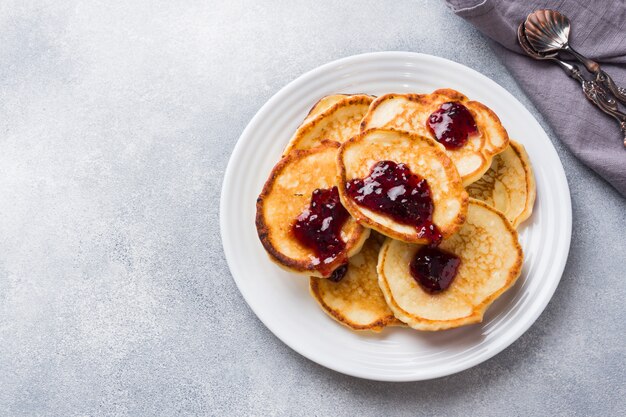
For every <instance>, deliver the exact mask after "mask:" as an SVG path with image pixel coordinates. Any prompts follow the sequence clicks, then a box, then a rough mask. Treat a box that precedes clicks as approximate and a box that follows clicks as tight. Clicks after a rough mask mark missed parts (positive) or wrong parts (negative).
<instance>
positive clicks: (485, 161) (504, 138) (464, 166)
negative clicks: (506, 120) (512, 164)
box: [361, 89, 509, 185]
mask: <svg viewBox="0 0 626 417" xmlns="http://www.w3.org/2000/svg"><path fill="white" fill-rule="evenodd" d="M446 102H459V103H461V104H463V105H464V106H465V107H467V108H468V110H469V111H470V112H471V113H472V116H474V120H475V121H476V126H477V127H478V134H474V135H471V136H470V137H469V139H468V142H467V143H466V144H465V145H464V146H463V147H461V148H459V149H454V150H450V149H446V153H447V154H448V155H449V156H450V158H451V159H452V160H453V161H454V164H455V165H456V167H457V169H458V171H459V173H460V174H461V177H462V178H463V184H464V185H468V184H471V183H472V182H474V181H476V180H478V179H479V178H480V177H481V176H482V175H483V174H484V173H485V172H486V171H487V170H488V169H489V166H490V165H491V159H492V158H493V156H494V155H496V154H498V153H500V152H502V151H504V149H505V148H506V147H507V145H508V143H509V137H508V134H507V132H506V130H505V129H504V127H503V126H502V124H501V123H500V119H498V116H496V114H495V113H494V112H493V111H491V110H490V109H489V108H488V107H487V106H485V105H484V104H482V103H479V102H477V101H470V100H469V99H468V98H467V97H465V96H464V95H463V94H461V93H459V92H458V91H455V90H451V89H440V90H436V91H434V92H433V93H431V94H385V95H383V96H380V97H378V98H377V99H376V100H374V102H373V103H372V104H371V106H370V109H369V111H368V113H367V114H366V115H365V117H364V118H363V122H362V123H361V130H367V129H371V128H395V129H402V130H407V131H410V132H414V133H417V134H419V135H422V136H428V137H432V134H431V132H430V130H429V129H428V128H427V126H426V121H427V120H428V117H429V116H430V115H431V114H432V113H433V112H434V111H436V110H437V109H438V108H439V107H440V106H441V105H442V104H443V103H446Z"/></svg>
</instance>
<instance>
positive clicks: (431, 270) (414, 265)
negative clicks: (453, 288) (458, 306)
mask: <svg viewBox="0 0 626 417" xmlns="http://www.w3.org/2000/svg"><path fill="white" fill-rule="evenodd" d="M460 264H461V260H460V259H459V258H458V257H457V256H456V255H454V254H452V253H449V252H445V251H443V250H441V249H439V248H436V247H433V246H423V247H422V248H421V249H420V250H418V251H417V253H416V254H415V256H414V257H413V260H412V261H411V264H410V269H411V275H412V276H413V278H414V279H415V281H417V283H418V284H419V285H420V286H421V287H422V288H423V289H424V291H426V292H428V293H431V294H436V293H439V292H441V291H443V290H445V289H446V288H448V287H449V286H450V284H451V283H452V280H454V277H455V276H456V273H457V271H458V270H459V265H460Z"/></svg>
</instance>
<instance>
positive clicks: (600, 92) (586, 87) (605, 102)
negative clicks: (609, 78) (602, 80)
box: [581, 80, 626, 147]
mask: <svg viewBox="0 0 626 417" xmlns="http://www.w3.org/2000/svg"><path fill="white" fill-rule="evenodd" d="M581 84H582V86H583V92H584V93H585V96H586V97H587V98H588V99H589V100H590V101H592V102H593V103H594V104H595V105H596V106H598V108H599V109H600V110H602V111H603V112H605V113H606V114H608V115H609V116H612V117H613V118H614V119H615V120H617V122H618V123H619V127H620V130H621V131H622V137H623V139H624V141H623V142H624V147H626V114H624V113H622V112H621V111H619V110H617V106H616V103H615V100H612V99H610V98H609V97H607V94H606V91H605V90H604V89H603V88H602V87H601V86H600V85H599V84H598V83H597V82H595V81H586V80H583V82H582V83H581Z"/></svg>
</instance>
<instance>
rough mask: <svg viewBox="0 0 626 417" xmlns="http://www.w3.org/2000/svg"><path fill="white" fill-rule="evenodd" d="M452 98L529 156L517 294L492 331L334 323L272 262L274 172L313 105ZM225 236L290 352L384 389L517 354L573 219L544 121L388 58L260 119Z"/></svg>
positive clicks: (303, 87) (240, 164)
mask: <svg viewBox="0 0 626 417" xmlns="http://www.w3.org/2000/svg"><path fill="white" fill-rule="evenodd" d="M443 87H450V88H453V89H456V90H459V91H461V92H462V93H464V94H466V95H467V96H468V97H470V99H472V100H478V101H481V102H483V103H484V104H486V105H487V106H489V107H490V108H491V109H493V110H494V111H495V112H496V113H497V114H498V116H499V117H500V119H501V121H502V123H503V124H504V126H505V127H506V129H507V130H508V132H509V135H510V136H511V138H513V139H515V140H517V141H518V142H521V143H522V144H524V146H525V147H526V150H527V151H528V154H529V155H530V160H531V161H532V164H533V168H534V171H535V176H536V181H537V202H536V204H535V209H534V213H533V215H532V217H531V219H530V220H528V221H527V222H526V223H525V224H523V225H522V227H521V229H520V240H521V243H522V247H523V249H524V254H525V260H524V267H523V270H522V275H521V277H520V279H519V280H518V282H517V284H516V285H515V286H514V287H513V288H511V289H510V290H509V291H508V292H507V293H505V294H504V295H503V296H502V297H501V298H500V299H498V300H497V301H496V302H495V303H494V304H493V305H492V306H491V307H490V308H489V310H488V311H487V313H486V315H485V319H484V321H483V323H481V324H477V325H472V326H466V327H462V328H459V329H453V330H446V331H442V332H434V333H429V332H418V331H415V330H411V329H406V328H388V329H385V330H383V331H382V332H381V333H380V334H368V333H363V332H361V333H356V332H353V331H351V330H349V329H348V328H346V327H343V326H342V325H340V324H338V323H336V322H335V321H333V320H332V319H331V318H329V317H328V316H327V315H326V314H325V313H324V312H323V311H322V310H321V309H320V308H319V307H318V305H317V304H316V302H315V301H314V300H313V298H312V297H311V296H310V295H309V290H308V278H306V277H303V276H297V275H294V274H290V273H287V272H284V271H283V270H281V269H280V268H278V267H277V266H276V265H274V264H273V263H272V262H270V260H269V259H268V257H267V255H266V254H265V251H264V250H263V247H262V246H261V243H260V242H259V239H258V237H257V233H256V228H255V224H254V217H255V202H256V198H257V196H258V195H259V193H260V191H261V188H262V186H263V183H264V182H265V180H266V178H267V176H268V174H269V172H270V170H271V169H272V167H273V166H274V164H276V162H277V161H278V159H279V157H280V154H281V151H282V150H283V148H284V147H285V145H286V144H287V142H288V140H289V138H290V136H291V135H292V133H293V132H294V130H295V129H296V127H297V126H298V125H299V124H300V122H301V121H302V120H303V119H304V117H305V115H306V114H307V112H308V110H309V109H310V108H311V106H312V105H313V104H314V103H315V102H316V101H317V100H318V99H319V98H321V97H322V96H324V95H327V94H332V93H368V94H374V95H379V94H383V93H389V92H397V93H404V92H416V93H428V92H431V91H433V90H435V89H437V88H443ZM220 211H221V213H220V216H221V219H220V220H221V233H222V242H223V245H224V252H225V254H226V259H227V260H228V265H229V267H230V270H231V273H232V275H233V277H234V279H235V282H236V283H237V286H238V287H239V290H240V291H241V293H242V294H243V296H244V298H245V300H246V301H247V303H248V305H249V306H250V308H252V310H253V311H254V312H255V313H256V315H257V316H258V317H259V319H261V321H262V322H263V323H264V324H265V325H266V326H267V327H268V328H269V329H270V330H271V331H272V332H273V333H274V334H275V335H276V336H278V337H279V338H280V339H281V340H282V341H283V342H285V343H286V344H287V345H288V346H290V347H291V348H292V349H294V350H295V351H297V352H299V353H300V354H302V355H304V356H306V357H307V358H309V359H311V360H313V361H315V362H317V363H319V364H321V365H323V366H326V367H328V368H331V369H334V370H336V371H339V372H342V373H345V374H348V375H354V376H357V377H361V378H367V379H374V380H383V381H417V380H424V379H430V378H436V377H441V376H445V375H450V374H453V373H455V372H460V371H462V370H464V369H467V368H470V367H472V366H474V365H477V364H479V363H481V362H483V361H485V360H487V359H489V358H490V357H492V356H494V355H495V354H497V353H498V352H500V351H502V350H503V349H504V348H506V347H507V346H509V345H510V344H511V343H513V342H514V341H515V340H516V339H517V338H518V337H520V336H521V335H522V334H523V333H524V332H525V331H526V330H527V329H528V328H529V327H530V325H531V324H533V322H534V321H535V320H536V319H537V317H539V315H540V314H541V312H542V311H543V309H544V308H545V307H546V305H547V304H548V301H549V300H550V298H551V297H552V294H553V293H554V290H555V289H556V287H557V285H558V283H559V280H560V279H561V274H562V273H563V268H564V267H565V261H566V259H567V254H568V251H569V245H570V238H571V229H572V209H571V201H570V194H569V188H568V185H567V180H566V179H565V173H564V171H563V166H562V165H561V161H560V160H559V157H558V155H557V153H556V151H555V149H554V147H553V146H552V143H551V142H550V140H549V139H548V137H547V135H546V133H545V132H544V131H543V129H542V128H541V126H540V125H539V123H537V121H536V120H535V118H534V117H533V116H532V115H531V114H530V113H529V112H528V110H526V109H525V108H524V107H523V106H522V104H521V103H520V102H519V101H517V100H516V99H515V97H513V96H512V95H511V94H510V93H509V92H508V91H506V90H505V89H504V88H502V87H500V86H499V85H498V84H496V83H495V82H494V81H492V80H490V79H489V78H487V77H485V76H484V75H482V74H480V73H478V72H476V71H474V70H472V69H470V68H467V67H465V66H463V65H461V64H458V63H455V62H452V61H448V60H446V59H443V58H438V57H434V56H430V55H424V54H417V53H409V52H382V53H371V54H364V55H356V56H352V57H348V58H345V59H340V60H338V61H334V62H331V63H329V64H326V65H323V66H321V67H319V68H316V69H314V70H312V71H310V72H308V73H306V74H304V75H302V76H301V77H299V78H298V79H296V80H294V81H293V82H291V83H289V84H288V85H287V86H286V87H284V88H283V89H282V90H280V91H279V92H278V93H277V94H276V95H275V96H274V97H272V98H271V99H270V100H269V101H268V102H267V103H266V104H265V105H264V106H263V107H262V108H261V110H259V112H258V113H257V114H256V116H254V118H253V119H252V121H251V122H250V124H248V127H247V128H246V129H245V131H244V132H243V134H242V135H241V137H240V138H239V141H238V142H237V145H236V146H235V150H234V151H233V154H232V156H231V158H230V161H229V163H228V168H227V170H226V175H225V178H224V183H223V187H222V196H221V207H220Z"/></svg>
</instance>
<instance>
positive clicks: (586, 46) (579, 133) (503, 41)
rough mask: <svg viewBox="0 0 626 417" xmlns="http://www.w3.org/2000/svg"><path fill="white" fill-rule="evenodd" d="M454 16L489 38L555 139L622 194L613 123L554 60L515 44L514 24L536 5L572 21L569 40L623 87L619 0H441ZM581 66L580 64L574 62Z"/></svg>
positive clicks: (625, 11) (624, 34)
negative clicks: (529, 54) (535, 55)
mask: <svg viewBox="0 0 626 417" xmlns="http://www.w3.org/2000/svg"><path fill="white" fill-rule="evenodd" d="M445 1H446V3H447V4H448V6H449V7H450V8H451V9H452V10H453V11H454V13H456V14H457V15H458V16H461V17H462V18H464V19H466V20H467V21H469V22H470V23H472V24H473V25H474V26H476V27H477V28H478V29H479V30H480V31H481V32H482V33H483V34H485V35H486V36H488V37H489V38H491V39H492V40H493V41H494V42H493V43H492V47H493V49H494V50H495V52H496V53H497V54H498V56H499V57H500V59H501V60H502V62H503V63H504V65H505V66H506V67H507V68H508V69H509V71H510V72H511V74H513V76H514V77H515V78H516V80H517V82H518V83H519V85H520V86H521V87H522V88H523V89H524V90H525V91H526V93H527V94H528V96H529V97H530V98H531V100H532V101H533V102H534V104H535V106H536V107H537V109H538V110H539V111H540V112H541V113H542V114H543V115H544V116H545V118H546V119H547V120H548V122H549V123H550V125H551V126H552V128H553V129H554V131H555V132H556V134H557V135H558V137H559V139H560V140H561V141H562V142H563V143H564V144H565V145H566V146H567V147H568V148H569V149H570V150H571V151H572V153H574V155H576V156H577V157H578V158H579V159H580V160H582V161H583V162H584V163H585V164H586V165H588V166H589V167H590V168H592V169H593V170H594V171H596V172H597V173H598V174H600V175H601V176H602V177H604V179H606V180H607V181H608V182H609V183H610V184H611V185H613V186H614V187H615V188H616V189H617V190H618V191H619V192H620V193H621V194H622V196H626V149H624V145H623V142H622V135H621V132H620V130H619V127H618V124H617V122H616V121H615V120H614V119H612V118H611V117H609V116H607V115H605V114H604V113H602V112H601V111H600V110H599V109H596V108H595V106H594V105H593V104H592V103H591V102H589V101H588V100H587V99H586V98H585V96H584V94H583V92H582V89H581V86H580V84H579V83H578V82H577V81H574V80H573V79H571V78H569V77H568V76H567V75H566V74H565V72H564V71H563V70H562V69H561V68H559V67H558V66H557V65H555V64H554V63H550V62H540V61H535V60H532V59H531V58H529V57H527V56H526V55H524V54H523V52H522V50H521V49H520V47H519V46H518V44H517V40H516V39H517V27H518V25H519V24H520V22H522V21H523V20H524V19H525V18H526V16H527V15H528V14H529V13H531V12H533V11H534V10H537V9H553V10H558V11H559V12H561V13H563V14H564V15H566V16H567V17H568V18H569V19H570V21H571V23H572V30H571V33H570V41H571V44H572V46H574V48H576V50H577V51H579V52H580V53H582V54H583V55H585V56H587V57H589V58H592V59H594V60H596V61H598V62H599V63H600V65H601V66H602V69H604V70H605V71H606V72H607V73H608V74H609V75H610V76H611V77H612V78H613V80H614V81H615V83H616V84H617V85H619V86H621V87H626V1H624V0H598V1H589V0H527V1H523V0H522V1H520V0H517V1H516V0H445ZM579 66H580V68H581V70H583V71H584V67H583V66H582V64H580V65H579Z"/></svg>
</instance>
